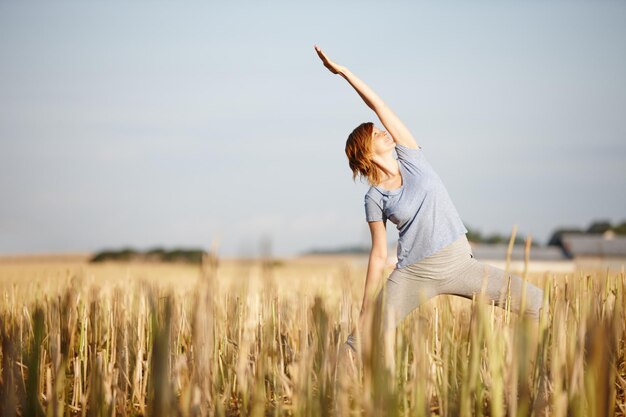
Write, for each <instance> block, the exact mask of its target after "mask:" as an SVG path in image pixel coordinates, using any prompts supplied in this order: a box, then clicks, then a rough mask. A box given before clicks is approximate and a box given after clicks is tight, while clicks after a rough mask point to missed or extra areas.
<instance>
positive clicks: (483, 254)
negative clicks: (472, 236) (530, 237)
mask: <svg viewBox="0 0 626 417" xmlns="http://www.w3.org/2000/svg"><path fill="white" fill-rule="evenodd" d="M470 246H471V247H472V253H473V254H474V257H476V259H480V260H487V259H489V260H496V261H503V260H505V259H506V252H507V250H508V248H509V245H508V244H506V243H495V244H492V243H476V242H470ZM524 255H525V247H524V245H513V249H512V250H511V260H512V261H523V260H524ZM529 259H530V260H531V261H561V260H566V259H567V258H566V256H565V255H564V254H563V251H562V250H561V249H560V248H558V247H553V246H531V247H530V252H529Z"/></svg>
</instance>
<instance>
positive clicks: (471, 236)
mask: <svg viewBox="0 0 626 417" xmlns="http://www.w3.org/2000/svg"><path fill="white" fill-rule="evenodd" d="M466 228H467V235H466V236H467V240H469V241H471V242H481V241H482V235H481V233H480V231H479V230H476V229H474V228H473V227H469V226H467V227H466Z"/></svg>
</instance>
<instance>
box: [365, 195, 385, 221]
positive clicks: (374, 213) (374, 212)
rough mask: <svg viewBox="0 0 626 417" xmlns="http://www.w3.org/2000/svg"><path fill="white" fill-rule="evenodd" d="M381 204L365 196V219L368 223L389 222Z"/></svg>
mask: <svg viewBox="0 0 626 417" xmlns="http://www.w3.org/2000/svg"><path fill="white" fill-rule="evenodd" d="M381 204H382V203H379V202H376V201H374V199H373V198H372V197H370V196H369V195H368V194H365V219H366V220H367V221H368V222H377V221H381V220H382V221H387V217H386V216H385V213H384V212H383V208H382V205H381Z"/></svg>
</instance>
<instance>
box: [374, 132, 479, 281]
mask: <svg viewBox="0 0 626 417" xmlns="http://www.w3.org/2000/svg"><path fill="white" fill-rule="evenodd" d="M396 154H397V155H398V158H397V159H398V165H399V166H400V174H401V175H402V185H401V186H400V188H398V189H395V190H385V189H383V188H380V187H374V186H373V187H370V189H369V190H368V191H367V193H366V194H365V218H366V220H367V221H368V222H372V221H379V220H382V221H384V222H386V221H387V219H388V218H389V219H391V221H392V222H393V223H394V224H396V225H397V228H398V232H399V239H398V263H397V264H396V268H395V269H401V268H404V267H405V266H408V265H411V264H413V263H415V262H417V261H419V260H420V259H423V258H425V257H427V256H429V255H432V254H434V253H435V252H437V251H438V250H439V249H443V248H444V247H446V246H447V245H449V244H451V243H452V242H454V241H455V240H456V239H457V238H458V237H459V236H461V235H462V234H464V233H467V229H466V228H465V225H464V224H463V222H462V221H461V218H460V217H459V214H458V213H457V211H456V208H455V207H454V205H453V204H452V200H451V199H450V196H449V195H448V191H447V190H446V188H445V186H444V185H443V182H442V181H441V179H440V178H439V175H437V173H436V172H435V171H434V170H433V168H432V167H431V166H430V164H429V163H428V161H427V160H426V157H425V156H424V151H423V150H422V147H421V146H420V147H419V149H413V148H407V147H406V146H404V145H400V144H396Z"/></svg>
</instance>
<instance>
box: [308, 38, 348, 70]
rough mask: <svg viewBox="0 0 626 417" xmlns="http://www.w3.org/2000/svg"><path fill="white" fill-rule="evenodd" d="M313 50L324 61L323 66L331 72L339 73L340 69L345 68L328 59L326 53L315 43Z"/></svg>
mask: <svg viewBox="0 0 626 417" xmlns="http://www.w3.org/2000/svg"><path fill="white" fill-rule="evenodd" d="M315 51H316V52H317V55H318V56H319V57H320V59H321V60H322V62H323V63H324V66H325V67H326V68H328V70H329V71H330V72H332V73H333V74H339V73H340V72H341V71H342V70H344V69H345V67H343V66H341V65H338V64H335V63H334V62H333V61H331V60H330V59H328V57H327V56H326V54H325V53H324V52H322V50H321V49H320V47H319V46H317V45H315Z"/></svg>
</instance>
